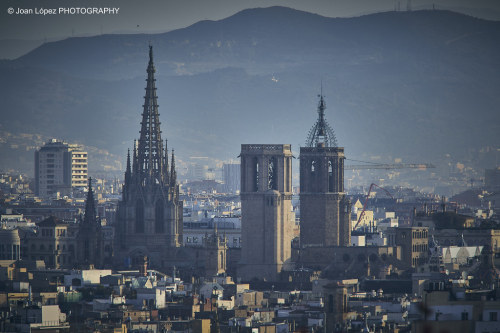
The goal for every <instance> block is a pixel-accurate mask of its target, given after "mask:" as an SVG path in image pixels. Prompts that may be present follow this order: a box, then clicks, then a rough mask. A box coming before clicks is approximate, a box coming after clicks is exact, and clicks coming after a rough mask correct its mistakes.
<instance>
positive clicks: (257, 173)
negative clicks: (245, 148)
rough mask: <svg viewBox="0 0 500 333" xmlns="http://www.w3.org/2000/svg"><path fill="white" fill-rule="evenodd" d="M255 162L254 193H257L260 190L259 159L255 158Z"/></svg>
mask: <svg viewBox="0 0 500 333" xmlns="http://www.w3.org/2000/svg"><path fill="white" fill-rule="evenodd" d="M253 162H254V166H255V167H254V170H255V173H254V177H253V179H254V182H253V183H254V184H253V185H254V192H257V191H258V190H259V171H260V170H259V161H258V160H257V157H255V158H254V159H253Z"/></svg>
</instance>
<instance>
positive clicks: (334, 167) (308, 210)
mask: <svg viewBox="0 0 500 333" xmlns="http://www.w3.org/2000/svg"><path fill="white" fill-rule="evenodd" d="M325 108H326V105H325V102H324V99H323V96H322V95H320V101H319V106H318V121H317V122H316V124H315V125H314V126H313V128H312V129H311V131H310V132H309V136H308V139H307V143H306V144H307V147H301V148H300V245H301V247H302V248H304V247H310V246H349V245H350V238H351V237H350V235H351V218H350V210H351V204H350V202H349V200H348V199H347V197H346V195H345V193H344V159H345V157H344V148H342V147H337V142H336V139H335V135H334V133H333V130H332V129H331V127H330V126H329V125H328V123H327V122H326V120H325Z"/></svg>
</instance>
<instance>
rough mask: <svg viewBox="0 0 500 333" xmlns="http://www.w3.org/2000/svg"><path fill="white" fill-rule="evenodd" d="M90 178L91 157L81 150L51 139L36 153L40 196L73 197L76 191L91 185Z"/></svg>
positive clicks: (37, 190)
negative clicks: (73, 191)
mask: <svg viewBox="0 0 500 333" xmlns="http://www.w3.org/2000/svg"><path fill="white" fill-rule="evenodd" d="M87 178H88V154H87V152H85V151H82V149H81V147H80V146H78V145H75V144H68V143H66V142H63V141H59V140H56V139H51V140H50V141H48V142H47V143H46V144H45V145H44V146H43V147H41V148H40V149H39V150H37V151H36V152H35V194H36V195H37V196H40V197H55V196H57V194H58V193H59V195H62V196H64V195H68V196H70V195H71V193H72V190H73V188H78V187H85V186H86V185H87Z"/></svg>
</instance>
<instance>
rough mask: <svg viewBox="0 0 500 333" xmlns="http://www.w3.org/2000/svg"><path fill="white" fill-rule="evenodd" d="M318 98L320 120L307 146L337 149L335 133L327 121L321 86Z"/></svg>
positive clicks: (307, 141) (308, 137)
mask: <svg viewBox="0 0 500 333" xmlns="http://www.w3.org/2000/svg"><path fill="white" fill-rule="evenodd" d="M318 97H319V98H320V99H319V103H318V120H317V121H316V123H315V124H314V126H313V127H312V128H311V130H310V131H309V134H308V136H307V140H306V146H307V147H317V146H320V145H321V146H323V145H324V146H325V147H337V139H336V138H335V133H334V132H333V129H332V128H331V127H330V125H329V124H328V122H327V121H326V119H325V109H326V103H325V100H324V98H323V85H321V94H320V95H318Z"/></svg>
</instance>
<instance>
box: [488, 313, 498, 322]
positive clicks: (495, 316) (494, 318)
mask: <svg viewBox="0 0 500 333" xmlns="http://www.w3.org/2000/svg"><path fill="white" fill-rule="evenodd" d="M490 321H498V312H490Z"/></svg>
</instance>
